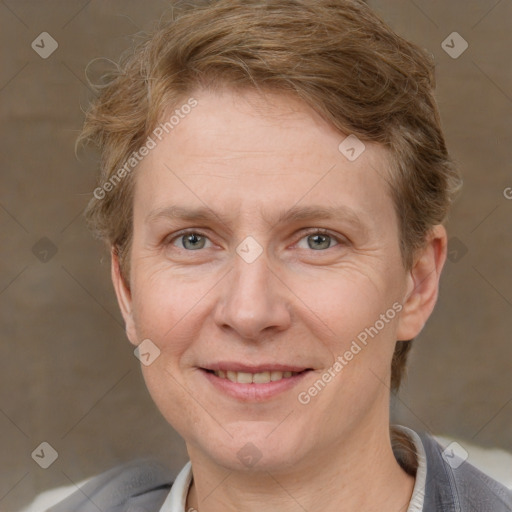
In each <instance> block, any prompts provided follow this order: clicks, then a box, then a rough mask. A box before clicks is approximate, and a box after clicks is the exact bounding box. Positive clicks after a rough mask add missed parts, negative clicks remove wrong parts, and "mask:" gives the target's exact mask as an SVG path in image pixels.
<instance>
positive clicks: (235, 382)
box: [199, 364, 313, 402]
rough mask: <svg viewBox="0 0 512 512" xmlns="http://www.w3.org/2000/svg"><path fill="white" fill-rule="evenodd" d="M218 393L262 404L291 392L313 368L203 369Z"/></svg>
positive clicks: (227, 367) (225, 367) (229, 366)
mask: <svg viewBox="0 0 512 512" xmlns="http://www.w3.org/2000/svg"><path fill="white" fill-rule="evenodd" d="M199 369H200V370H201V373H202V374H203V375H204V376H205V377H206V379H207V380H208V381H209V382H210V384H211V385H212V386H213V388H214V389H215V390H216V391H218V392H219V391H220V392H221V393H222V394H225V395H229V396H230V397H232V398H236V399H237V400H240V401H243V402H262V401H265V400H269V399H271V398H273V397H276V396H277V395H279V394H282V393H284V392H285V391H287V390H291V389H292V388H294V387H295V386H297V384H298V383H299V382H301V381H302V380H303V379H304V378H305V377H306V376H307V375H308V374H309V373H310V372H312V371H313V369H312V368H300V367H289V366H284V365H272V366H270V367H268V366H267V367H265V366H257V367H249V366H246V365H239V364H236V365H235V364H228V365H215V367H211V368H199Z"/></svg>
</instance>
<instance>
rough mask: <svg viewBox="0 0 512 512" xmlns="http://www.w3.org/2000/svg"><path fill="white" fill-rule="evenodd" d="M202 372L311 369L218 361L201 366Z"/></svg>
mask: <svg viewBox="0 0 512 512" xmlns="http://www.w3.org/2000/svg"><path fill="white" fill-rule="evenodd" d="M201 368H203V369H204V370H212V371H219V370H222V371H225V372H226V371H232V372H246V373H261V372H268V371H271V372H272V371H275V372H302V371H304V370H309V369H311V368H309V367H307V366H296V365H289V364H278V363H261V364H257V365H253V364H244V363H238V362H234V361H233V362H231V361H229V362H228V361H220V362H218V363H210V364H208V365H206V366H202V367H201Z"/></svg>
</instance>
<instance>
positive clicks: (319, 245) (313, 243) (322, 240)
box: [307, 234, 331, 250]
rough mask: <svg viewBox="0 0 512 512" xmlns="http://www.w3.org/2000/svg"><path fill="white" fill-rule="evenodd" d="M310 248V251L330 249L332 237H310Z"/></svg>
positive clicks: (318, 235) (320, 235) (317, 235)
mask: <svg viewBox="0 0 512 512" xmlns="http://www.w3.org/2000/svg"><path fill="white" fill-rule="evenodd" d="M307 239H308V246H309V247H310V249H314V250H318V249H328V248H329V246H330V243H331V237H330V236H329V235H322V234H316V235H309V236H308V237H307Z"/></svg>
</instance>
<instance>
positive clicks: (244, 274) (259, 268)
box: [214, 253, 291, 341]
mask: <svg viewBox="0 0 512 512" xmlns="http://www.w3.org/2000/svg"><path fill="white" fill-rule="evenodd" d="M233 266H234V268H233V269H232V271H231V272H229V274H228V282H227V284H224V286H223V287H222V291H221V295H220V297H219V299H218V302H217V305H216V309H215V314H214V318H215V322H216V324H217V325H218V326H219V327H220V328H221V329H223V330H226V329H229V330H232V331H234V332H236V333H237V335H238V336H239V337H240V338H243V339H244V340H251V341H257V340H261V339H262V338H263V337H267V336H269V335H270V334H271V333H276V332H279V331H283V330H285V329H287V328H288V327H289V326H290V324H291V315H290V300H289V299H290V292H289V290H288V288H287V287H286V286H285V285H284V284H283V282H282V281H281V279H280V278H278V277H277V275H276V271H275V270H272V269H271V268H270V267H269V264H268V259H267V258H266V256H265V253H262V254H261V255H260V256H259V257H258V258H257V259H256V260H255V261H252V262H250V263H249V262H247V261H245V260H244V259H243V258H242V257H240V256H239V255H238V254H235V255H234V258H233Z"/></svg>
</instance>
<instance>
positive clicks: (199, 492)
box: [185, 428, 414, 512]
mask: <svg viewBox="0 0 512 512" xmlns="http://www.w3.org/2000/svg"><path fill="white" fill-rule="evenodd" d="M353 447H357V448H356V449H354V448H353ZM189 454H190V459H191V462H192V467H193V474H194V480H193V483H192V486H191V488H190V491H189V495H188V499H187V507H186V509H185V510H186V511H189V510H190V509H192V510H195V511H198V512H220V511H223V512H227V511H233V512H235V511H239V510H244V511H247V512H253V511H254V512H256V511H258V512H261V511H267V510H268V511H273V510H279V511H282V512H296V511H303V510H307V511H308V512H320V511H321V512H331V511H332V512H353V511H359V510H365V511H366V512H385V511H388V510H389V511H392V512H406V511H407V508H408V505H409V501H410V499H411V495H412V491H413V487H414V477H412V476H410V475H408V474H407V473H406V472H405V471H404V470H403V469H402V468H401V467H400V465H399V464H398V462H397V461H396V458H395V456H394V454H393V451H392V448H391V440H390V434H389V429H388V428H386V429H382V430H381V431H375V430H372V429H359V430H358V431H357V432H354V433H353V435H351V436H349V437H348V438H347V437H346V438H345V439H344V440H343V441H342V442H340V443H339V444H338V445H336V446H332V445H329V446H328V448H327V449H325V450H323V451H322V450H317V451H316V452H315V453H314V454H310V456H308V457H307V458H306V460H304V462H303V463H302V464H301V465H298V464H297V465H295V466H294V467H293V468H287V469H286V470H281V471H278V470H274V469H272V470H265V468H263V469H262V470H260V471H258V472H256V471H253V472H250V473H248V472H237V471H230V470H227V469H226V468H222V467H219V466H218V465H217V464H215V462H213V461H211V460H210V459H209V458H208V457H204V456H203V454H202V453H201V452H197V451H196V450H194V449H190V447H189Z"/></svg>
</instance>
